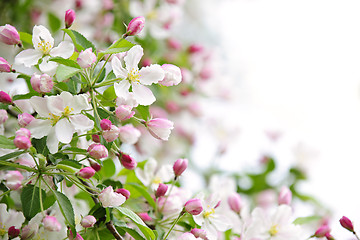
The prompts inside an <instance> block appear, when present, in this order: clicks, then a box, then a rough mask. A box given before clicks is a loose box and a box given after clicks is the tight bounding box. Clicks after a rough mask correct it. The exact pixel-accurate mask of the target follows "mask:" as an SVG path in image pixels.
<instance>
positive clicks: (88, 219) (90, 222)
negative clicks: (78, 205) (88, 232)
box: [81, 215, 96, 228]
mask: <svg viewBox="0 0 360 240" xmlns="http://www.w3.org/2000/svg"><path fill="white" fill-rule="evenodd" d="M95 223H96V218H95V217H94V216H93V215H87V216H85V217H83V219H81V226H83V227H84V228H89V227H92V226H94V224H95Z"/></svg>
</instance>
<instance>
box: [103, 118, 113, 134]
mask: <svg viewBox="0 0 360 240" xmlns="http://www.w3.org/2000/svg"><path fill="white" fill-rule="evenodd" d="M111 126H112V123H111V121H110V120H109V119H101V121H100V127H101V129H102V130H104V131H106V130H110V129H111Z"/></svg>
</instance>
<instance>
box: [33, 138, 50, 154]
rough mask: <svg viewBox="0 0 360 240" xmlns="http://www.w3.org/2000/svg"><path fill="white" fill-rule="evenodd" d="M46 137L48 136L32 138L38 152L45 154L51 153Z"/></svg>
mask: <svg viewBox="0 0 360 240" xmlns="http://www.w3.org/2000/svg"><path fill="white" fill-rule="evenodd" d="M46 139H47V137H43V138H41V139H36V138H33V139H31V144H32V145H33V147H34V148H36V151H37V153H41V154H42V155H44V156H47V155H48V154H49V149H48V148H47V146H46Z"/></svg>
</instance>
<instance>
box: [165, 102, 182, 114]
mask: <svg viewBox="0 0 360 240" xmlns="http://www.w3.org/2000/svg"><path fill="white" fill-rule="evenodd" d="M166 110H167V111H168V112H170V113H177V112H179V111H180V106H179V104H177V103H176V102H175V101H168V102H167V103H166Z"/></svg>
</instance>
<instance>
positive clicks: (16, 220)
mask: <svg viewBox="0 0 360 240" xmlns="http://www.w3.org/2000/svg"><path fill="white" fill-rule="evenodd" d="M24 221H25V217H24V215H23V213H22V212H17V211H14V210H12V209H9V216H8V218H7V219H6V222H3V223H4V224H5V226H6V228H9V227H11V226H14V227H15V228H17V229H19V228H21V225H22V223H23V222H24Z"/></svg>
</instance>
